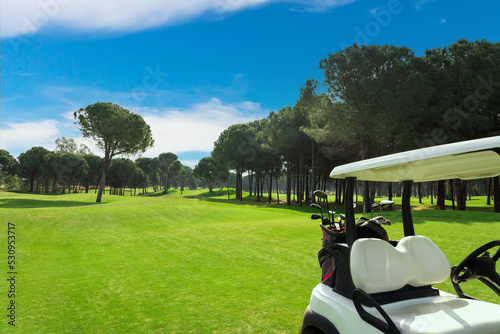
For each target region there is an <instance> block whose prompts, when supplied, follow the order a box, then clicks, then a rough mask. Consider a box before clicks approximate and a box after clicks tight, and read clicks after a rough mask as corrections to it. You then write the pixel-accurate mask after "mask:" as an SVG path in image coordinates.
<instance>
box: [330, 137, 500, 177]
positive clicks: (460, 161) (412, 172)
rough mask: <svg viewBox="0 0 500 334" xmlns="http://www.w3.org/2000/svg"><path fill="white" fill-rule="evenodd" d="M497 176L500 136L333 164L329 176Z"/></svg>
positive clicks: (499, 169)
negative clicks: (336, 165) (337, 164)
mask: <svg viewBox="0 0 500 334" xmlns="http://www.w3.org/2000/svg"><path fill="white" fill-rule="evenodd" d="M497 175H500V136H496V137H488V138H482V139H475V140H468V141H463V142H457V143H452V144H445V145H438V146H432V147H427V148H422V149H418V150H413V151H406V152H401V153H396V154H391V155H385V156H382V157H378V158H373V159H367V160H362V161H357V162H353V163H350V164H346V165H341V166H338V167H335V168H334V169H333V171H332V172H331V173H330V177H332V178H336V179H345V178H349V177H355V178H356V179H358V180H364V181H382V182H403V181H409V180H411V181H414V182H426V181H437V180H447V179H462V180H470V179H479V178H488V177H494V176H497Z"/></svg>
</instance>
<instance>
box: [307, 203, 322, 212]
mask: <svg viewBox="0 0 500 334" xmlns="http://www.w3.org/2000/svg"><path fill="white" fill-rule="evenodd" d="M309 206H310V207H311V208H316V209H318V210H321V205H319V204H316V203H312V204H309Z"/></svg>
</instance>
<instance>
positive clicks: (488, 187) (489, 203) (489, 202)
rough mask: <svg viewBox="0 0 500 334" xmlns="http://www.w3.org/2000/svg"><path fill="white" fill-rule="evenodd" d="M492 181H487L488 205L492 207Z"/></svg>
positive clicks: (490, 179)
mask: <svg viewBox="0 0 500 334" xmlns="http://www.w3.org/2000/svg"><path fill="white" fill-rule="evenodd" d="M491 181H492V178H491V177H490V178H487V179H486V205H491V183H492V182H491Z"/></svg>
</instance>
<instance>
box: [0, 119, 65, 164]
mask: <svg viewBox="0 0 500 334" xmlns="http://www.w3.org/2000/svg"><path fill="white" fill-rule="evenodd" d="M59 125H60V123H59V122H57V121H55V120H50V119H48V120H40V121H33V122H23V123H11V122H9V123H5V126H6V127H5V128H2V129H1V130H0V147H1V148H2V149H4V150H7V151H8V152H9V153H11V154H13V155H15V156H17V155H18V154H20V153H22V152H25V151H26V150H28V149H30V148H32V147H34V146H42V147H45V148H46V149H53V148H54V147H55V144H54V142H55V139H56V138H57V137H58V136H59V133H60V131H59V128H58V126H59Z"/></svg>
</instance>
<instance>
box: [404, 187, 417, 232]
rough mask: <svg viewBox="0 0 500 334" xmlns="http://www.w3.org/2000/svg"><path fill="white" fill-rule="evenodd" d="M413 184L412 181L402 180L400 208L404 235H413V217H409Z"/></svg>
mask: <svg viewBox="0 0 500 334" xmlns="http://www.w3.org/2000/svg"><path fill="white" fill-rule="evenodd" d="M412 186H413V181H411V180H409V181H403V197H402V198H401V209H402V211H403V212H402V215H403V228H404V233H405V237H407V236H410V235H415V228H414V226H413V219H412V217H411V206H410V197H411V188H412Z"/></svg>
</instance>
